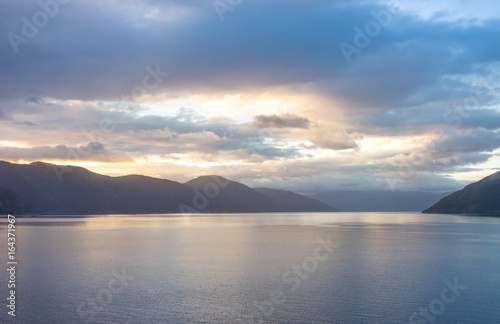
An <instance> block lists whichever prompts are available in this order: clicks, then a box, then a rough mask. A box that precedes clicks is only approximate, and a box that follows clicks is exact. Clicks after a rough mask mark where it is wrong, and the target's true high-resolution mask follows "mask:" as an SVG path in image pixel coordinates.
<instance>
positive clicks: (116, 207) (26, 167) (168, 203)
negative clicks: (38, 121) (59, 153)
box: [0, 161, 335, 215]
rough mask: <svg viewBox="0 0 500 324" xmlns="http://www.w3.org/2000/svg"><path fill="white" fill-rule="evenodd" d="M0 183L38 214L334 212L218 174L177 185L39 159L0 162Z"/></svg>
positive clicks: (317, 202)
mask: <svg viewBox="0 0 500 324" xmlns="http://www.w3.org/2000/svg"><path fill="white" fill-rule="evenodd" d="M0 187H3V188H6V189H8V190H11V191H13V192H14V193H16V194H17V195H18V196H20V197H22V199H24V200H25V201H26V202H28V203H29V205H31V206H33V208H34V209H36V210H38V211H39V212H40V213H42V214H56V215H59V214H122V213H123V214H135V213H139V214H151V213H179V212H221V213H225V212H232V213H239V212H280V211H282V212H293V211H295V210H294V209H293V208H291V207H292V206H294V207H297V208H298V210H297V211H335V209H334V208H333V207H330V206H327V205H325V204H323V203H321V202H319V201H316V200H314V199H309V198H306V197H302V196H300V195H297V196H299V197H302V198H304V200H302V201H303V204H302V205H300V206H299V205H288V206H285V205H284V204H283V202H282V201H279V200H276V199H273V198H272V197H269V196H268V195H265V194H263V193H260V192H259V191H257V190H254V189H252V188H249V187H247V186H245V185H243V184H241V183H238V182H234V181H229V180H226V179H224V178H222V177H216V176H207V177H200V178H197V179H194V180H191V181H189V182H188V183H185V184H181V183H178V182H175V181H170V180H164V179H157V178H152V177H146V176H141V175H128V176H122V177H110V176H105V175H101V174H97V173H94V172H91V171H89V170H87V169H84V168H81V167H74V166H64V167H61V166H56V165H53V164H48V163H42V162H34V163H31V164H13V163H8V162H3V161H0ZM289 194H291V195H296V194H293V193H289ZM299 207H300V208H299ZM23 213H30V212H28V211H25V212H23Z"/></svg>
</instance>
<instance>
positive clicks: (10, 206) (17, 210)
mask: <svg viewBox="0 0 500 324" xmlns="http://www.w3.org/2000/svg"><path fill="white" fill-rule="evenodd" d="M37 212H38V211H37V210H36V209H35V208H34V207H33V206H31V205H30V203H28V202H27V201H26V200H24V199H23V198H22V197H21V196H19V195H18V194H17V193H15V192H14V191H12V190H9V189H5V188H0V214H2V215H6V214H11V215H18V214H34V213H37Z"/></svg>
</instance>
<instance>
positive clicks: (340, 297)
mask: <svg viewBox="0 0 500 324" xmlns="http://www.w3.org/2000/svg"><path fill="white" fill-rule="evenodd" d="M0 221H1V225H0V249H1V252H0V264H1V267H3V268H5V269H7V242H6V233H7V227H6V220H5V219H2V220H0ZM16 226H17V232H16V233H17V236H16V239H17V259H18V265H17V278H16V280H17V285H16V295H17V310H16V317H15V320H13V318H12V317H10V316H8V315H7V311H8V309H7V307H6V305H7V301H6V298H7V297H8V295H7V290H8V289H7V281H8V273H7V271H5V270H4V271H2V272H0V293H1V295H2V298H1V299H2V300H4V302H3V303H4V305H3V306H2V307H1V308H0V309H3V310H2V311H1V312H0V323H50V324H54V323H120V324H121V323H488V324H491V323H500V218H491V217H466V216H453V215H422V214H402V213H315V214H306V213H302V214H239V215H227V214H226V215H203V216H200V215H193V216H175V215H147V216H146V215H134V216H130V215H115V216H88V217H78V218H77V217H57V218H55V217H54V218H50V217H48V218H24V219H17V223H16ZM2 273H3V274H2ZM443 294H444V295H443ZM412 316H413V317H412ZM410 318H412V319H410Z"/></svg>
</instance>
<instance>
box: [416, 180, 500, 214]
mask: <svg viewBox="0 0 500 324" xmlns="http://www.w3.org/2000/svg"><path fill="white" fill-rule="evenodd" d="M423 212H424V213H435V214H470V215H498V216H500V172H497V173H494V174H492V175H490V176H488V177H486V178H484V179H482V180H480V181H478V182H475V183H472V184H470V185H468V186H466V187H465V188H463V189H462V190H460V191H457V192H455V193H453V194H451V195H449V196H447V197H445V198H443V199H441V200H440V201H439V202H438V203H436V204H435V205H434V206H432V207H431V208H429V209H426V210H424V211H423Z"/></svg>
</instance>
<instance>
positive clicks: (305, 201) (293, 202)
mask: <svg viewBox="0 0 500 324" xmlns="http://www.w3.org/2000/svg"><path fill="white" fill-rule="evenodd" d="M255 190H256V191H257V192H259V193H261V194H263V195H265V196H267V197H269V198H271V199H272V200H274V201H275V202H276V203H278V204H279V207H280V208H285V209H286V208H291V209H293V210H294V211H297V212H306V211H308V210H306V209H305V207H306V206H310V205H311V204H313V203H315V205H316V206H317V210H316V211H337V212H338V211H339V210H337V209H335V208H334V209H333V210H332V207H331V206H330V205H327V204H325V203H322V202H320V201H318V200H316V199H313V198H309V197H305V196H302V195H299V194H296V193H295V192H291V191H285V190H275V189H269V188H255ZM318 202H319V204H318Z"/></svg>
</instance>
